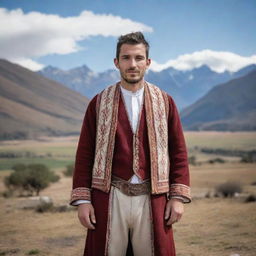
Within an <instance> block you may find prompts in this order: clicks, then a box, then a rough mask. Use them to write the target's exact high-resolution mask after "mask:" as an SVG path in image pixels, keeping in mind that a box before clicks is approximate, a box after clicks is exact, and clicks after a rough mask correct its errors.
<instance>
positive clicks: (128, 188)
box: [111, 176, 151, 196]
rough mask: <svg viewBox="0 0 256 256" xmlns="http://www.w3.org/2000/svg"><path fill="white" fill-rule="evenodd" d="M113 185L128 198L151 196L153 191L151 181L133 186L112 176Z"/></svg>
mask: <svg viewBox="0 0 256 256" xmlns="http://www.w3.org/2000/svg"><path fill="white" fill-rule="evenodd" d="M111 184H112V185H113V186H114V187H116V188H118V189H119V190H120V191H121V192H122V193H124V194H125V195H127V196H140V195H145V194H149V193H150V191H151V189H150V180H149V179H148V180H145V181H143V183H139V184H132V183H130V182H128V181H126V180H123V179H120V178H118V177H116V176H112V181H111Z"/></svg>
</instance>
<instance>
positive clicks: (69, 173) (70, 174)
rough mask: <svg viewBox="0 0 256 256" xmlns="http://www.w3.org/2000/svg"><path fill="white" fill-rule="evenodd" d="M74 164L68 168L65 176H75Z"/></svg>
mask: <svg viewBox="0 0 256 256" xmlns="http://www.w3.org/2000/svg"><path fill="white" fill-rule="evenodd" d="M74 167H75V166H74V164H69V165H67V166H66V170H65V171H64V172H63V174H64V175H65V176H67V177H71V176H73V170H74Z"/></svg>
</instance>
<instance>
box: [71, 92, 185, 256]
mask: <svg viewBox="0 0 256 256" xmlns="http://www.w3.org/2000/svg"><path fill="white" fill-rule="evenodd" d="M97 97H98V95H96V96H95V97H94V98H93V99H92V100H91V102H90V104H89V106H88V108H87V111H86V114H85V117H84V121H83V126H82V130H81V135H80V139H79V143H78V148H77V154H76V163H75V172H74V177H73V189H76V188H83V187H84V188H90V187H91V178H92V168H93V163H94V153H95V137H96V102H97ZM168 100H169V116H168V144H169V145H168V146H169V156H170V177H169V183H170V185H171V184H184V185H185V186H188V187H189V170H188V161H187V150H186V145H185V140H184V136H183V131H182V126H181V122H180V118H179V115H178V111H177V108H176V106H175V103H174V101H173V99H172V98H171V96H168ZM147 136H148V135H147V125H146V112H145V107H144V106H143V108H142V112H141V118H140V122H139V138H140V145H139V156H140V173H139V175H140V177H141V178H142V179H145V178H148V177H149V176H150V161H149V157H150V156H149V144H148V138H147ZM132 140H133V133H132V129H131V126H130V124H129V120H128V116H127V113H126V110H125V107H124V102H123V100H122V97H121V98H120V103H119V109H118V124H117V131H116V136H115V150H114V156H113V164H112V173H113V174H115V175H116V176H119V177H121V178H123V179H126V180H129V179H130V178H131V176H132V175H133V174H134V173H133V172H132V159H133V155H132V143H133V141H132ZM180 196H182V197H184V198H186V199H187V200H188V201H190V198H189V196H188V195H187V194H186V193H185V194H182V192H181V194H180ZM75 199H86V198H83V197H81V198H77V197H76V198H75ZM91 201H92V204H93V206H94V209H95V214H96V220H97V224H96V229H95V230H88V234H87V239H86V246H85V252H84V255H90V256H101V255H102V256H103V255H105V246H106V243H107V241H106V233H107V222H108V207H109V194H108V193H104V192H102V191H100V190H97V189H93V190H92V191H91ZM166 201H167V195H166V194H160V195H151V209H152V223H153V231H154V252H155V256H175V247H174V241H173V232H172V227H170V226H169V227H167V226H166V223H165V220H164V210H165V205H166ZM71 203H72V202H71ZM127 255H133V254H132V250H131V248H130V246H129V248H128V250H127Z"/></svg>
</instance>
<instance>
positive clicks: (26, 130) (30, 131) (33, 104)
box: [0, 60, 89, 139]
mask: <svg viewBox="0 0 256 256" xmlns="http://www.w3.org/2000/svg"><path fill="white" fill-rule="evenodd" d="M57 71H58V70H56V72H57ZM0 102H1V104H0V120H1V127H0V139H15V138H21V139H26V138H33V137H37V136H39V135H49V136H51V135H68V134H79V132H80V129H81V124H82V119H83V116H84V112H85V109H86V106H87V104H88V102H89V100H88V98H86V97H84V96H82V95H81V94H79V93H77V92H75V91H72V90H70V89H68V88H66V87H65V86H63V85H62V84H59V83H57V82H55V81H52V80H49V79H47V78H45V77H43V76H41V75H39V74H37V73H35V72H32V71H30V70H28V69H25V68H23V67H21V66H19V65H16V64H13V63H11V62H8V61H6V60H0Z"/></svg>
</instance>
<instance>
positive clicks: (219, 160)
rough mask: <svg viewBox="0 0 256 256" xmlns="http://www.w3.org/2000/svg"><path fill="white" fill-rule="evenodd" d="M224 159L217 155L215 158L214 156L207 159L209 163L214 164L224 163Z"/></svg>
mask: <svg viewBox="0 0 256 256" xmlns="http://www.w3.org/2000/svg"><path fill="white" fill-rule="evenodd" d="M225 162H226V161H225V160H224V159H223V158H220V157H217V158H214V159H210V160H209V163H210V164H214V163H221V164H223V163H225Z"/></svg>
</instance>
